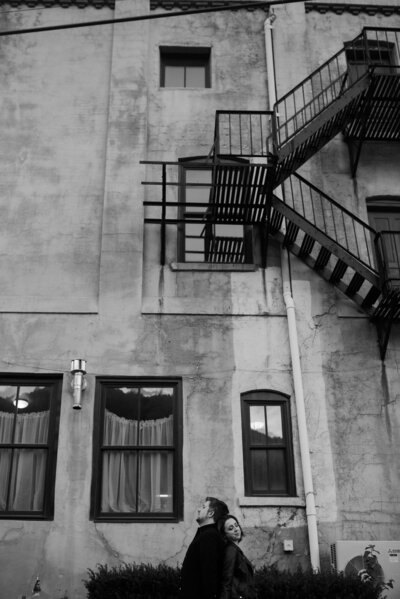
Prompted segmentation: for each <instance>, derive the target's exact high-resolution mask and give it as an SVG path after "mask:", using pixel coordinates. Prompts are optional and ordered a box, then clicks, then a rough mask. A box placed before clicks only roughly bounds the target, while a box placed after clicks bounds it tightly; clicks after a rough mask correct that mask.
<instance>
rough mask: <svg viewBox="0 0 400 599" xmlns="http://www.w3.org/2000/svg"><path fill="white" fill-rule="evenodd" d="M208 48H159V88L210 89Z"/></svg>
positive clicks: (209, 52)
mask: <svg viewBox="0 0 400 599" xmlns="http://www.w3.org/2000/svg"><path fill="white" fill-rule="evenodd" d="M210 54H211V51H210V48H188V47H176V46H174V47H171V46H163V47H161V48H160V66H161V68H160V85H161V87H200V88H205V87H211V77H210Z"/></svg>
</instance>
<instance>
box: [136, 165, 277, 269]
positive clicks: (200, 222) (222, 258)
mask: <svg viewBox="0 0 400 599" xmlns="http://www.w3.org/2000/svg"><path fill="white" fill-rule="evenodd" d="M142 164H146V165H148V167H150V168H156V169H158V171H159V173H158V179H157V180H150V181H144V182H143V184H144V185H149V186H156V187H157V188H161V194H160V196H161V197H160V196H158V197H155V198H154V199H146V200H145V201H144V205H145V207H146V215H145V223H146V224H157V225H159V226H160V232H161V234H160V262H161V264H165V261H166V247H167V245H166V242H167V239H166V231H167V229H168V228H169V227H171V226H173V227H176V231H177V236H178V238H179V239H178V244H177V251H175V253H174V256H173V260H183V261H196V262H220V263H245V262H248V261H250V260H251V250H250V249H248V244H246V226H251V225H254V224H262V223H266V222H268V221H269V211H270V209H271V201H270V198H271V195H272V190H273V184H274V173H275V164H274V162H273V161H272V162H270V163H265V162H264V163H263V164H250V163H247V162H242V163H240V164H224V163H221V162H215V161H211V160H210V162H209V163H203V164H198V165H196V170H199V171H200V170H203V171H209V172H210V181H209V182H206V183H203V182H195V181H189V182H188V181H183V180H182V177H181V170H180V169H182V163H181V162H159V161H142ZM160 169H161V172H160ZM193 190H197V193H196V194H195V196H196V199H195V200H193V199H190V198H189V196H190V192H191V191H193ZM200 190H201V191H200ZM199 191H200V193H198V192H199ZM240 228H241V230H240ZM238 230H239V231H238ZM232 233H234V235H233V234H232ZM179 248H180V249H179Z"/></svg>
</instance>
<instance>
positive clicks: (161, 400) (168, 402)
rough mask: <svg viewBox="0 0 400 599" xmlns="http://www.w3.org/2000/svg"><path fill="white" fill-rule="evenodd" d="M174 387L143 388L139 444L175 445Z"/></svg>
mask: <svg viewBox="0 0 400 599" xmlns="http://www.w3.org/2000/svg"><path fill="white" fill-rule="evenodd" d="M173 396H174V390H173V388H172V387H160V388H158V387H157V388H153V387H148V388H143V389H141V410H140V428H139V445H173V442H174V417H173Z"/></svg>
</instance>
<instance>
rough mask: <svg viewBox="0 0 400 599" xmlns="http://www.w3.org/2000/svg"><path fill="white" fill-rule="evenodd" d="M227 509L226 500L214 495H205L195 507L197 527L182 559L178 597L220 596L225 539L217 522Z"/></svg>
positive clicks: (202, 598) (184, 598)
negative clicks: (197, 506) (202, 500)
mask: <svg viewBox="0 0 400 599" xmlns="http://www.w3.org/2000/svg"><path fill="white" fill-rule="evenodd" d="M228 512H229V510H228V506H227V505H226V503H224V502H223V501H220V500H219V499H216V498H215V497H206V499H205V501H204V502H203V503H202V504H201V506H200V507H199V509H198V510H197V518H196V521H197V524H198V525H199V528H198V530H197V533H196V535H195V537H194V539H193V541H192V542H191V543H190V545H189V547H188V550H187V552H186V556H185V559H184V560H183V564H182V571H181V594H180V599H217V598H218V597H219V593H220V584H221V571H222V560H223V555H224V543H223V540H222V537H221V535H220V534H219V532H218V530H217V527H216V522H217V521H218V520H219V519H220V518H222V516H226V514H228Z"/></svg>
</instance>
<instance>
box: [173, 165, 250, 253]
mask: <svg viewBox="0 0 400 599" xmlns="http://www.w3.org/2000/svg"><path fill="white" fill-rule="evenodd" d="M178 162H179V175H178V189H179V191H178V197H179V206H178V221H179V222H178V227H177V234H178V239H177V260H178V262H182V263H185V264H198V263H201V264H218V263H216V262H212V261H206V260H205V259H204V260H200V259H199V260H198V261H196V260H186V254H190V253H192V254H194V253H196V251H190V250H187V249H186V240H187V239H190V238H191V235H189V234H187V233H186V226H187V224H189V223H185V222H184V221H185V215H186V214H187V213H188V212H190V208H189V210H188V207H190V202H187V194H186V189H187V187H190V185H191V183H190V182H189V183H188V182H187V172H188V171H210V173H211V177H210V179H211V181H210V187H211V184H212V183H211V182H212V171H213V167H214V163H213V162H210V158H209V156H187V157H182V158H178ZM248 162H249V161H248V160H246V159H245V158H241V157H240V158H239V157H234V156H229V157H227V158H221V159H219V161H218V164H225V165H228V166H229V165H230V166H235V165H242V164H247V163H248ZM194 185H195V184H194ZM205 186H206V187H207V184H205ZM194 209H195V211H194V212H193V213H192V218H197V217H198V218H199V225H203V227H204V230H205V231H206V234H205V238H204V239H205V243H206V239H207V231H209V232H211V231H212V229H213V225H212V224H211V223H207V221H206V220H205V219H204V218H203V220H202V217H204V216H205V215H206V210H204V211H203V212H201V211H200V208H199V207H197V214H196V216H194V215H195V212H196V207H194ZM189 218H190V216H189ZM219 224H221V225H223V224H224V223H222V222H221V223H219ZM228 224H232V223H228ZM238 226H239V223H238ZM240 226H242V227H243V237H238V239H243V251H244V255H245V262H244V264H254V259H255V258H254V248H253V228H254V227H253V225H240ZM199 253H200V254H201V252H199ZM205 254H206V250H204V252H203V255H204V257H205ZM219 264H221V262H220V263H219ZM222 264H228V265H233V264H237V263H236V262H234V261H232V262H222Z"/></svg>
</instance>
